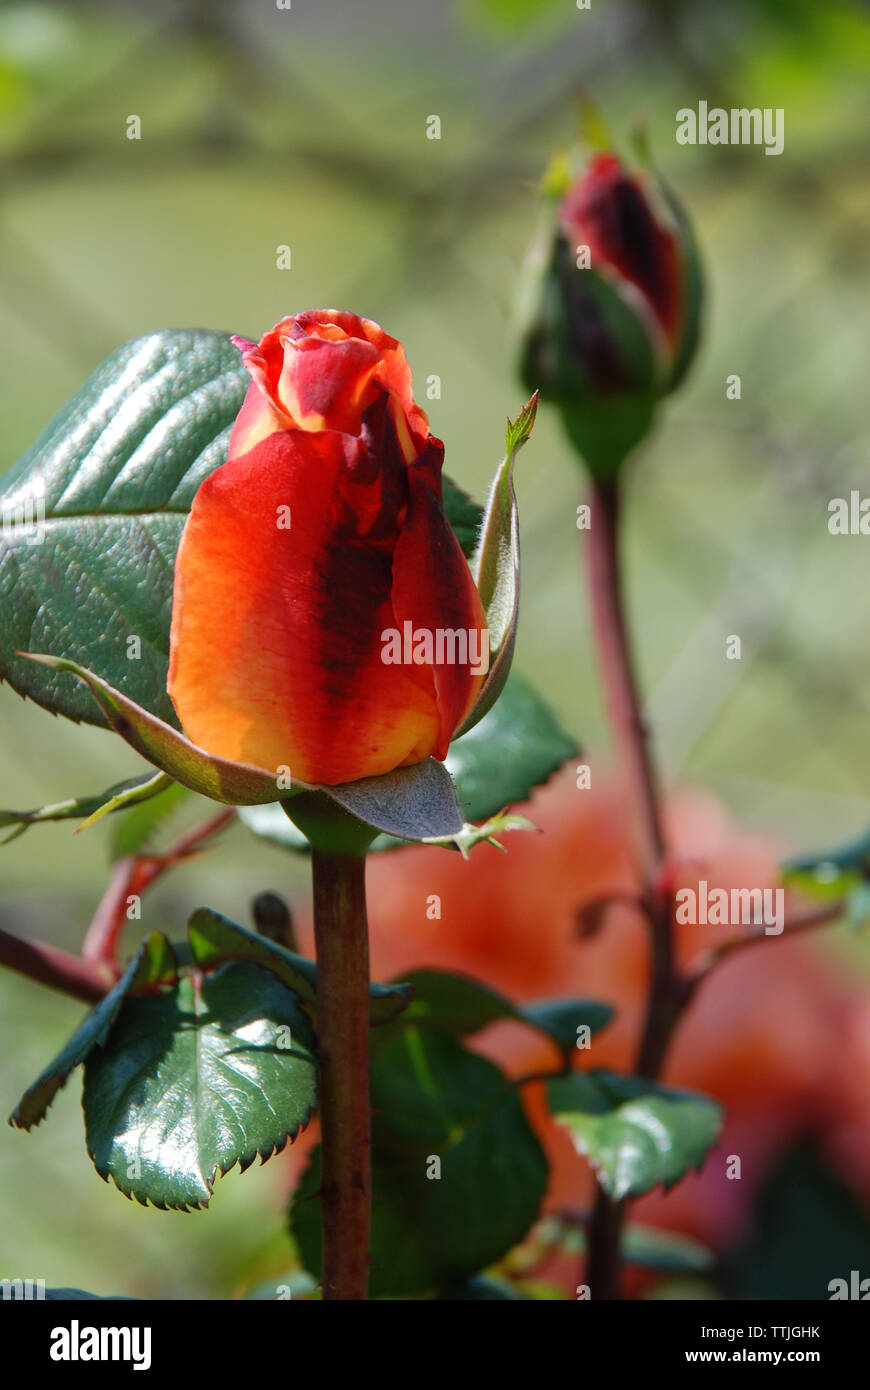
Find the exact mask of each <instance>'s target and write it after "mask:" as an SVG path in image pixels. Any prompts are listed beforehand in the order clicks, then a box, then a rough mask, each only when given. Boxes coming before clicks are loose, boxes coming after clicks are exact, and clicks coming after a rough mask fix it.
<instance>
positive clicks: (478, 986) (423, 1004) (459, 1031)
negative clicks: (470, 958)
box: [402, 970, 521, 1038]
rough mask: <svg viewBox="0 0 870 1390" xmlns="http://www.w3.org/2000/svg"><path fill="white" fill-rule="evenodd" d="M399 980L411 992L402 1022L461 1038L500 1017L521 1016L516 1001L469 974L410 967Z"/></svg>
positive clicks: (514, 1017)
mask: <svg viewBox="0 0 870 1390" xmlns="http://www.w3.org/2000/svg"><path fill="white" fill-rule="evenodd" d="M402 982H403V983H404V984H406V985H410V986H411V988H412V989H413V992H414V994H413V999H412V1000H411V1003H410V1004H409V1006H408V1008H407V1010H406V1011H405V1013H404V1014H403V1015H402V1022H403V1024H421V1025H427V1026H429V1027H433V1028H440V1029H443V1031H444V1032H446V1033H450V1034H451V1035H452V1036H453V1037H455V1038H464V1037H467V1036H468V1035H469V1034H470V1033H476V1032H478V1030H479V1029H481V1028H485V1027H486V1026H487V1024H489V1023H495V1022H497V1021H498V1020H499V1019H503V1018H512V1019H519V1018H520V1017H521V1015H520V1012H519V1010H518V1009H517V1007H516V1005H515V1004H512V1003H511V1001H510V1000H509V999H507V998H506V997H505V996H504V995H503V994H500V993H499V992H498V990H495V989H490V987H489V985H485V984H482V983H481V982H480V981H479V980H475V979H473V978H472V977H471V976H470V975H459V974H456V973H454V972H453V971H450V970H412V971H411V973H410V974H406V975H403V976H402Z"/></svg>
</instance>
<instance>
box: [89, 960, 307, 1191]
mask: <svg viewBox="0 0 870 1390" xmlns="http://www.w3.org/2000/svg"><path fill="white" fill-rule="evenodd" d="M315 1070H316V1068H315V1059H314V1038H313V1035H312V1032H311V1025H310V1024H309V1022H308V1019H307V1017H306V1015H305V1013H304V1012H303V1010H302V1009H301V1007H300V1006H299V1003H298V1000H297V999H296V997H295V996H294V995H293V994H292V993H291V992H290V991H289V990H288V989H287V988H286V987H285V986H284V985H283V984H282V983H281V982H280V981H279V980H277V979H276V978H275V977H274V975H273V974H272V973H271V972H270V971H267V970H263V969H261V968H260V966H258V965H253V964H251V963H249V962H241V961H231V962H229V963H228V964H226V965H223V966H221V967H220V968H219V969H218V970H216V971H215V972H214V973H213V974H209V975H206V976H202V977H201V976H195V975H194V976H187V977H184V978H182V979H181V980H179V981H178V984H177V986H176V988H175V989H174V990H172V991H169V992H164V993H161V994H157V995H153V996H152V997H150V998H144V997H140V998H127V999H125V1000H124V1002H123V1003H122V1006H121V1010H120V1013H119V1015H118V1018H117V1020H116V1022H115V1024H114V1026H113V1028H112V1031H111V1033H110V1034H109V1038H108V1041H107V1043H106V1045H105V1047H104V1048H103V1049H102V1050H101V1051H100V1052H92V1053H91V1055H90V1056H89V1057H88V1060H87V1062H86V1063H85V1086H84V1097H83V1105H84V1112H85V1130H86V1135H87V1144H88V1152H89V1153H90V1155H91V1158H92V1160H93V1163H94V1166H95V1167H96V1169H97V1172H98V1173H99V1174H100V1176H101V1177H103V1178H105V1179H106V1180H108V1179H109V1178H111V1179H112V1180H113V1181H114V1183H115V1184H116V1186H117V1187H118V1188H119V1189H120V1190H121V1192H123V1193H125V1195H126V1196H128V1197H135V1198H136V1200H137V1201H139V1202H141V1203H142V1204H143V1205H147V1204H148V1202H151V1203H153V1204H154V1206H157V1207H162V1208H174V1209H178V1210H186V1209H188V1208H191V1207H201V1206H207V1205H208V1202H209V1199H210V1197H211V1194H212V1191H213V1187H214V1181H215V1178H216V1177H217V1175H218V1174H219V1173H220V1174H223V1173H227V1172H228V1171H229V1170H230V1169H231V1168H232V1167H234V1166H235V1164H237V1163H238V1164H239V1166H240V1168H241V1169H242V1171H244V1170H245V1169H246V1168H248V1167H250V1165H251V1164H252V1163H253V1162H254V1160H255V1159H256V1158H260V1159H262V1160H263V1161H265V1160H266V1159H267V1158H269V1157H271V1155H272V1154H273V1153H276V1152H278V1151H280V1150H281V1149H283V1148H284V1146H285V1144H286V1143H287V1140H288V1139H290V1140H292V1139H294V1138H295V1137H296V1135H297V1134H298V1133H299V1131H300V1130H301V1129H303V1128H304V1127H305V1125H307V1123H308V1120H309V1118H310V1116H311V1113H312V1111H313V1109H314V1104H315Z"/></svg>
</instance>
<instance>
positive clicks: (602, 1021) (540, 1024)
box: [519, 999, 615, 1057]
mask: <svg viewBox="0 0 870 1390" xmlns="http://www.w3.org/2000/svg"><path fill="white" fill-rule="evenodd" d="M519 1012H520V1015H521V1017H522V1018H524V1019H525V1021H526V1022H527V1023H531V1024H532V1026H533V1027H535V1028H539V1029H540V1030H541V1032H542V1033H546V1034H547V1036H548V1037H550V1038H552V1039H553V1042H554V1043H555V1044H556V1046H557V1047H559V1048H561V1050H562V1051H563V1052H564V1053H565V1055H566V1057H570V1056H572V1055H573V1053H574V1052H575V1051H576V1050H577V1041H578V1039H577V1030H578V1029H579V1028H581V1027H585V1028H588V1029H589V1032H590V1034H593V1033H597V1032H598V1031H599V1029H601V1028H604V1027H606V1025H607V1024H608V1023H609V1022H610V1020H611V1019H612V1018H613V1015H614V1012H615V1010H614V1009H613V1008H612V1007H611V1005H610V1004H602V1003H600V1002H599V1001H598V1000H596V999H536V1000H534V1002H533V1003H531V1004H523V1005H522V1006H521V1008H520V1011H519Z"/></svg>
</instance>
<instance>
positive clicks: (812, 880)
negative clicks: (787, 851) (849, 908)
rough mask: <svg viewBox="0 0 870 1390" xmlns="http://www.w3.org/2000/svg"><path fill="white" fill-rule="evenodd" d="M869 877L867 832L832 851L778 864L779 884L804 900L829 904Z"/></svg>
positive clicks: (800, 856)
mask: <svg viewBox="0 0 870 1390" xmlns="http://www.w3.org/2000/svg"><path fill="white" fill-rule="evenodd" d="M868 876H870V831H865V833H864V834H863V835H859V836H858V837H857V839H855V840H849V841H848V842H847V843H846V844H845V845H840V846H838V847H837V848H836V849H829V850H824V851H816V852H814V853H810V854H800V855H795V856H794V858H792V859H787V860H786V861H785V863H784V864H783V865H782V878H783V882H784V883H785V884H786V886H788V887H793V888H798V889H799V890H800V891H801V892H802V893H806V895H807V896H808V897H811V898H816V899H819V900H820V901H822V902H831V901H834V900H835V899H837V898H842V897H845V896H846V895H847V894H848V893H851V892H852V891H853V889H855V888H857V887H858V886H859V885H860V883H861V882H862V880H863V879H865V878H866V877H868Z"/></svg>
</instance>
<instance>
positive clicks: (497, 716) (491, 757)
mask: <svg viewBox="0 0 870 1390" xmlns="http://www.w3.org/2000/svg"><path fill="white" fill-rule="evenodd" d="M577 752H578V748H577V743H576V740H575V739H573V738H571V737H570V735H568V734H566V733H565V732H564V730H563V729H562V728H561V727H560V726H559V724H558V722H557V721H556V718H555V716H554V715H553V713H552V711H551V709H550V707H549V705H547V704H546V703H545V701H544V700H543V699H542V698H541V696H540V695H538V693H537V692H536V691H535V689H534V688H533V687H532V686H531V685H530V684H529V683H528V681H526V680H524V679H523V677H522V676H520V675H518V674H517V673H516V672H514V673H513V674H512V675H511V676H510V678H509V680H508V682H507V684H506V686H505V688H504V690H503V691H502V693H501V695H500V696H499V699H498V700H497V701H496V703H495V704H494V705H493V707H492V709H491V710H490V711H489V713H488V714H487V715H486V716H485V718H484V719H482V720H481V721H480V723H479V724H477V725H475V727H474V728H473V729H471V730H470V731H469V732H468V733H466V734H463V735H462V737H461V738H457V739H455V740H454V742H453V743H452V744H451V745H450V751H449V753H448V754H447V760H446V762H447V768H448V770H449V772H450V773H451V775H452V777H453V781H454V784H455V786H456V795H457V798H458V800H459V805H460V809H461V811H462V814H463V815H464V817H465V819H466V821H480V820H486V819H487V818H488V817H489V816H494V815H496V814H497V812H499V811H501V810H502V809H503V808H504V807H505V806H511V805H515V804H516V803H517V802H521V801H526V800H527V799H528V797H529V796H530V795H531V793H532V792H533V791H534V789H535V787H539V786H540V785H541V784H542V783H543V782H546V781H547V779H548V778H549V777H551V776H552V775H553V773H554V772H556V771H558V769H559V768H560V767H561V766H562V764H563V763H564V762H565V761H566V760H567V759H568V758H573V757H575V756H576V754H577Z"/></svg>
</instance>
